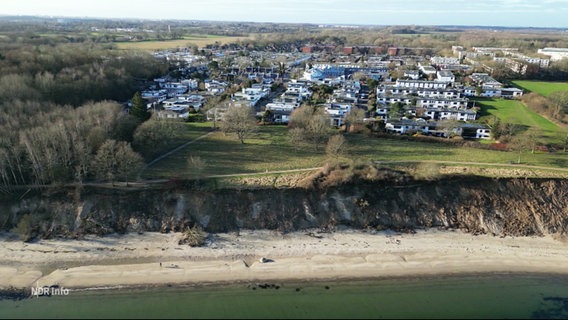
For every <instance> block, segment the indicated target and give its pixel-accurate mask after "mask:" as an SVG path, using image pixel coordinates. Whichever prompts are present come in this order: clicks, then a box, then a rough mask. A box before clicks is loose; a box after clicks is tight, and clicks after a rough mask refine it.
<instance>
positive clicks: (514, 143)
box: [508, 135, 531, 164]
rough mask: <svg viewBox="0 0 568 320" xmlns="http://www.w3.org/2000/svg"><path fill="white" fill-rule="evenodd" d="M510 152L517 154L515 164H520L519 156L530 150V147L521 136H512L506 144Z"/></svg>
mask: <svg viewBox="0 0 568 320" xmlns="http://www.w3.org/2000/svg"><path fill="white" fill-rule="evenodd" d="M508 147H509V149H510V150H511V151H514V152H517V153H518V159H517V163H518V164H519V163H521V155H522V154H523V152H525V151H527V150H530V148H531V145H530V143H529V142H528V140H527V139H526V138H525V137H524V136H523V135H516V136H514V137H513V138H512V139H511V141H510V142H509V144H508Z"/></svg>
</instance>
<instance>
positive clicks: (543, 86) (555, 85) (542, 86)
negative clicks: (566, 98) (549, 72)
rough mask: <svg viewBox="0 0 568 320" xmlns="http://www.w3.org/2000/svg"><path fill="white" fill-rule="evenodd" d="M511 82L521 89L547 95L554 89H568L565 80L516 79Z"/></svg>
mask: <svg viewBox="0 0 568 320" xmlns="http://www.w3.org/2000/svg"><path fill="white" fill-rule="evenodd" d="M513 84H514V85H515V86H517V87H519V88H521V89H523V90H526V91H530V92H536V93H538V94H541V95H543V96H545V97H546V96H548V95H550V94H551V93H553V92H555V91H568V83H567V82H549V81H529V80H516V81H513Z"/></svg>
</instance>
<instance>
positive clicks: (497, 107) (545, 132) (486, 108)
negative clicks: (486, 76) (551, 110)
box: [476, 99, 563, 139]
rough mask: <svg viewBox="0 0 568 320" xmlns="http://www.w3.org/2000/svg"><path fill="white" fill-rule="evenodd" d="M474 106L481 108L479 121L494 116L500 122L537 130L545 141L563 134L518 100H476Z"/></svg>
mask: <svg viewBox="0 0 568 320" xmlns="http://www.w3.org/2000/svg"><path fill="white" fill-rule="evenodd" d="M476 105H477V106H479V107H480V108H481V109H480V112H479V114H480V120H481V121H483V120H484V119H488V118H489V117H492V116H496V117H498V118H499V119H501V121H502V122H508V123H514V124H518V125H521V126H523V127H525V128H529V127H532V128H536V129H539V130H541V132H542V136H543V138H547V139H557V137H558V136H559V134H561V133H562V132H563V131H562V128H560V127H559V126H558V125H557V124H555V123H553V122H551V121H549V120H548V119H546V118H544V117H543V116H541V115H539V114H538V113H536V112H534V111H531V110H530V109H529V108H528V107H527V106H526V105H525V104H523V103H522V102H520V101H518V100H505V99H476Z"/></svg>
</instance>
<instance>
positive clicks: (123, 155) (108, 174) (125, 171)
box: [94, 139, 144, 183]
mask: <svg viewBox="0 0 568 320" xmlns="http://www.w3.org/2000/svg"><path fill="white" fill-rule="evenodd" d="M143 165H144V161H143V160H142V157H141V156H140V155H139V154H138V153H136V152H134V151H133V150H132V148H131V147H130V144H129V143H127V142H124V141H116V140H112V139H111V140H107V141H106V142H105V143H103V145H102V146H101V147H100V148H99V150H98V152H97V154H96V155H95V160H94V166H95V170H96V173H97V176H98V177H99V178H100V179H102V180H107V181H111V182H113V183H114V181H116V179H123V180H124V181H125V182H126V183H128V178H129V177H130V176H132V175H134V174H135V173H137V172H138V171H139V170H140V169H141V168H142V166H143Z"/></svg>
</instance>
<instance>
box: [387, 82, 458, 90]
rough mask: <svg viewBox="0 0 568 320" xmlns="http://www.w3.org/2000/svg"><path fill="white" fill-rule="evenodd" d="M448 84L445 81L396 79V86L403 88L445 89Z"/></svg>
mask: <svg viewBox="0 0 568 320" xmlns="http://www.w3.org/2000/svg"><path fill="white" fill-rule="evenodd" d="M449 84H450V83H449V82H446V81H426V80H396V86H397V87H404V88H426V89H446V88H447V87H448V86H449Z"/></svg>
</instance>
